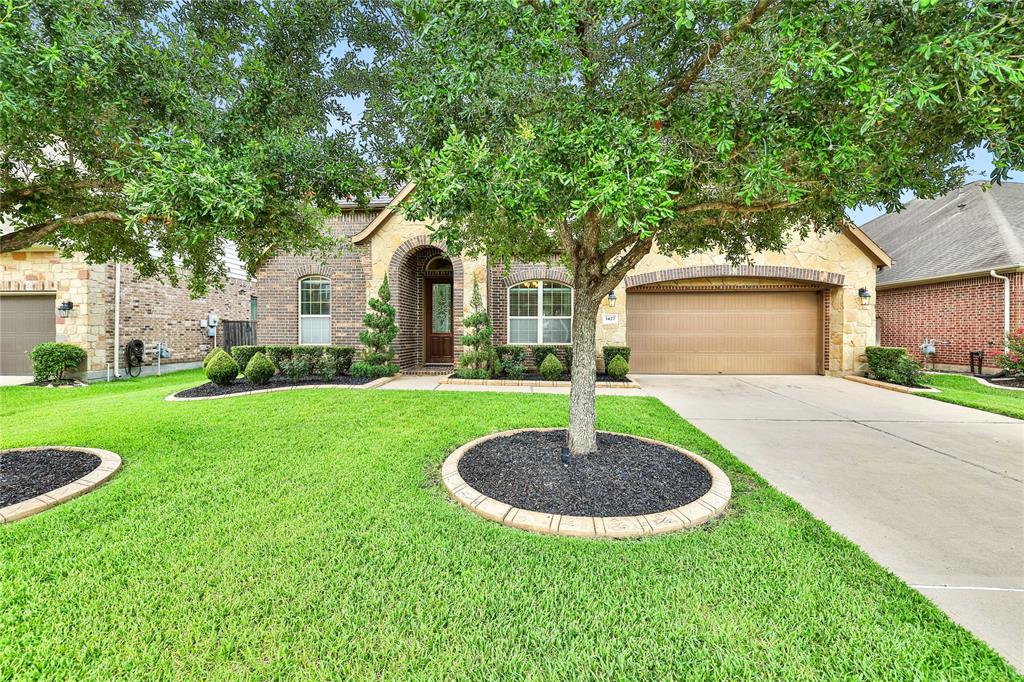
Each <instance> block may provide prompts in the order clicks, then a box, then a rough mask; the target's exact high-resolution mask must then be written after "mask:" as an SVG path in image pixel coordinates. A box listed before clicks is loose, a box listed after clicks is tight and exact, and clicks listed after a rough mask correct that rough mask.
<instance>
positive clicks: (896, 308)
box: [862, 182, 1024, 370]
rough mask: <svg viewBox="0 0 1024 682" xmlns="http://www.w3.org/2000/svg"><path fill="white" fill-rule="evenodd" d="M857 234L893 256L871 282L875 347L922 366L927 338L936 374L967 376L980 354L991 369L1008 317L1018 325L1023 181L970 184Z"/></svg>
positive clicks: (1023, 303) (1023, 314)
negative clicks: (874, 286) (897, 351)
mask: <svg viewBox="0 0 1024 682" xmlns="http://www.w3.org/2000/svg"><path fill="white" fill-rule="evenodd" d="M862 229H863V230H864V231H865V232H866V233H867V234H868V235H870V236H871V238H872V239H874V240H875V242H876V243H878V244H879V245H880V246H882V248H884V249H885V250H886V252H887V253H889V254H890V255H891V256H892V259H893V264H892V267H891V268H888V269H886V270H884V271H882V272H881V273H880V274H879V276H878V301H877V303H876V305H875V308H876V310H877V314H878V330H879V332H878V342H879V343H880V344H881V345H884V346H900V347H904V348H907V349H908V350H909V351H910V354H911V355H912V356H913V357H914V358H915V359H917V360H920V361H925V360H926V358H924V357H923V356H922V354H921V345H922V344H923V343H924V342H925V341H926V340H931V341H933V342H934V344H935V349H936V353H935V357H934V358H933V360H934V362H935V366H936V367H937V368H939V369H951V370H962V369H965V368H967V366H968V365H969V357H970V356H969V354H970V353H971V352H972V351H982V352H984V354H985V367H986V368H988V369H993V368H995V363H994V359H993V358H994V356H995V355H996V354H998V353H1001V352H1002V349H1003V342H1004V339H1005V334H1006V328H1007V319H1006V312H1007V310H1009V328H1010V329H1016V328H1017V327H1018V326H1020V325H1021V324H1024V184H1022V183H1012V182H1007V183H1003V184H1002V185H1001V186H998V185H997V186H994V187H992V188H990V189H988V190H987V191H986V190H985V187H984V183H982V182H974V183H971V184H969V185H967V186H965V187H963V188H962V189H960V190H957V191H956V192H951V193H950V194H947V195H945V196H943V197H940V198H938V199H932V200H920V199H915V200H913V201H911V202H909V203H908V204H907V206H906V209H905V210H904V211H903V212H901V213H897V214H889V215H885V216H881V217H879V218H877V219H875V220H873V221H871V222H869V223H867V224H866V225H864V226H863V227H862ZM993 271H994V272H995V274H996V275H997V276H995V277H994V276H993V275H992V273H993ZM1002 277H1005V278H1007V279H1005V280H1004V279H1002ZM1007 289H1009V293H1010V301H1009V308H1008V309H1007V306H1006V303H1005V296H1006V291H1007Z"/></svg>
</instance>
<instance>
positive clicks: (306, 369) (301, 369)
mask: <svg viewBox="0 0 1024 682" xmlns="http://www.w3.org/2000/svg"><path fill="white" fill-rule="evenodd" d="M278 367H279V368H280V369H281V374H283V375H285V376H286V377H288V380H289V381H302V380H303V379H305V378H306V377H308V376H309V375H310V373H311V372H312V371H313V365H312V363H311V362H310V361H309V356H308V355H296V356H294V357H291V358H288V359H287V360H283V361H282V362H281V364H280V365H278Z"/></svg>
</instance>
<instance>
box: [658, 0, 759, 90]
mask: <svg viewBox="0 0 1024 682" xmlns="http://www.w3.org/2000/svg"><path fill="white" fill-rule="evenodd" d="M776 2H778V0H758V1H757V3H755V4H754V6H753V7H751V8H750V11H749V12H747V13H746V15H744V17H743V18H742V19H740V20H739V21H737V22H736V23H735V24H733V26H732V28H730V29H729V30H728V31H726V32H725V35H723V36H722V38H721V39H720V40H718V41H717V42H714V43H711V44H710V45H708V47H707V51H705V52H704V54H702V55H701V56H700V57H698V58H697V60H696V61H695V62H694V63H693V64H691V65H690V67H689V68H688V69H687V70H686V72H685V73H684V74H683V75H682V77H681V78H680V79H679V80H678V81H676V83H675V85H673V86H672V89H671V90H669V92H668V94H666V95H665V97H664V98H662V100H661V106H663V107H667V106H668V105H670V104H672V102H674V101H676V99H677V98H678V97H679V96H680V95H682V94H684V93H686V92H688V91H689V90H690V88H691V87H693V84H694V83H696V82H697V79H698V78H700V75H701V74H702V73H703V72H704V69H705V68H707V66H708V64H710V63H711V62H713V61H714V60H715V58H716V57H717V56H718V55H719V54H721V52H722V50H724V49H725V47H726V45H728V44H729V43H731V42H733V41H734V40H736V38H737V37H739V36H740V34H742V33H745V32H746V31H747V30H749V29H750V27H751V26H753V25H754V23H755V22H756V21H757V20H758V19H760V18H761V17H762V16H764V13H765V12H767V11H768V9H769V8H770V7H771V6H772V5H774V4H775V3H776Z"/></svg>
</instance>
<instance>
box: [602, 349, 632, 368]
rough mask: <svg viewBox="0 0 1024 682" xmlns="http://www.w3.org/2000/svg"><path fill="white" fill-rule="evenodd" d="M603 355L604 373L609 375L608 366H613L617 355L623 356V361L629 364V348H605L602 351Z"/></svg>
mask: <svg viewBox="0 0 1024 682" xmlns="http://www.w3.org/2000/svg"><path fill="white" fill-rule="evenodd" d="M601 355H602V356H603V357H604V368H605V369H604V371H605V372H606V373H607V372H608V365H610V364H611V362H612V360H614V359H615V356H616V355H621V356H622V359H623V360H625V361H626V363H627V364H628V363H629V346H605V347H604V348H602V349H601Z"/></svg>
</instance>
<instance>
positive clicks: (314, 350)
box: [292, 346, 327, 367]
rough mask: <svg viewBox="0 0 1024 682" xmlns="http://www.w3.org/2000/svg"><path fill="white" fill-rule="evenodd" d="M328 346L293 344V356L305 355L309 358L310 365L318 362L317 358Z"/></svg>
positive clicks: (304, 356)
mask: <svg viewBox="0 0 1024 682" xmlns="http://www.w3.org/2000/svg"><path fill="white" fill-rule="evenodd" d="M326 350H327V346H292V357H293V358H298V357H303V358H306V359H307V360H309V366H310V367H312V366H314V365H315V364H316V361H317V358H319V357H320V356H321V355H323V354H324V352H325V351H326Z"/></svg>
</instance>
